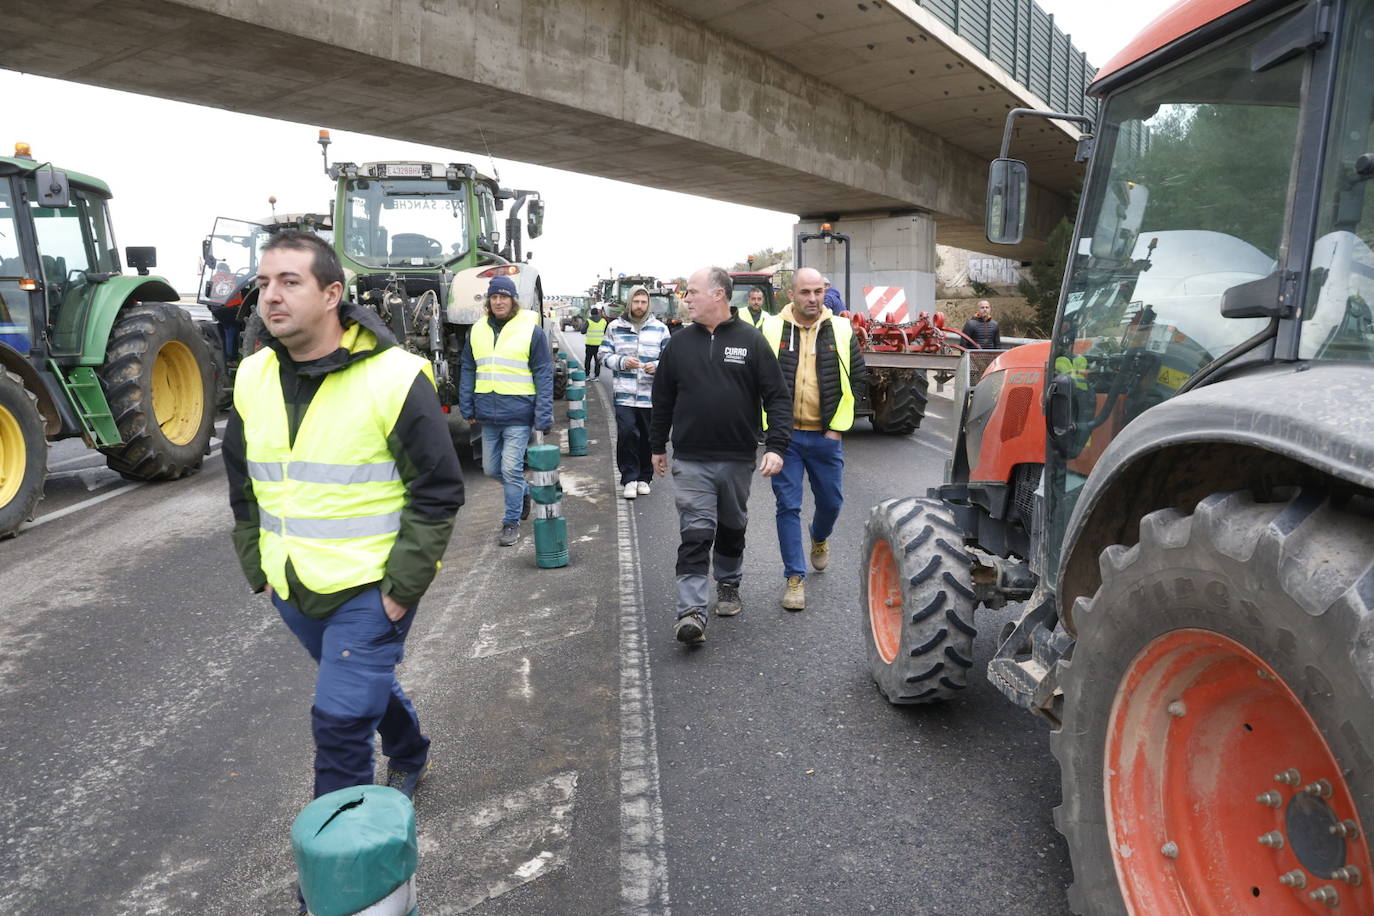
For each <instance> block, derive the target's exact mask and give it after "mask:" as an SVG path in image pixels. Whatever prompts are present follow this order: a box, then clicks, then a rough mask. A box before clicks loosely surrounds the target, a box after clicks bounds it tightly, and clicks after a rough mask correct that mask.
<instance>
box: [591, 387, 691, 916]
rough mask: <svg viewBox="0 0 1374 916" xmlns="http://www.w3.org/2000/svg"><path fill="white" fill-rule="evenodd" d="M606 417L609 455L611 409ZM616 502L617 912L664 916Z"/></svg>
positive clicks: (630, 579) (651, 746)
mask: <svg viewBox="0 0 1374 916" xmlns="http://www.w3.org/2000/svg"><path fill="white" fill-rule="evenodd" d="M592 387H593V386H590V385H589V386H588V388H589V389H590V388H592ZM596 391H597V398H598V399H599V400H600V401H601V402H602V405H601V406H602V407H603V409H604V408H605V406H606V404H605V401H606V393H605V391H604V390H602V389H601V388H600V387H599V386H596ZM604 413H605V416H606V426H607V429H608V434H609V436H610V440H611V453H612V454H614V453H615V422H614V421H613V419H612V417H613V416H614V412H613V411H611V410H604ZM610 470H611V474H612V477H611V479H612V481H613V482H614V481H618V480H619V479H620V478H619V476H618V472H617V471H616V467H615V462H611V468H610ZM615 503H616V540H617V546H618V548H619V557H620V583H619V585H620V912H621V913H622V914H626V916H629V914H636V916H637V914H645V913H655V914H663V916H667V914H668V913H670V912H671V908H670V906H669V899H668V854H667V848H666V846H665V841H664V832H663V798H662V795H661V793H660V789H659V770H658V731H657V728H656V727H655V724H654V697H653V682H652V680H651V678H650V674H649V654H648V651H647V648H646V637H645V626H644V598H643V593H642V592H643V589H642V584H641V583H642V582H643V579H642V578H641V576H640V573H639V565H640V564H639V546H638V545H639V539H638V536H637V532H636V525H635V517H634V513H633V512H632V510H631V508H630V507H631V506H633V505H634V503H633V502H631V501H630V500H628V499H617V500H616V501H615Z"/></svg>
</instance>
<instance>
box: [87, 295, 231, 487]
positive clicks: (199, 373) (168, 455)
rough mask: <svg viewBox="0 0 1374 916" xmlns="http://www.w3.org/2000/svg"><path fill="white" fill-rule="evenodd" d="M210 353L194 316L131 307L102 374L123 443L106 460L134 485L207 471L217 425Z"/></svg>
mask: <svg viewBox="0 0 1374 916" xmlns="http://www.w3.org/2000/svg"><path fill="white" fill-rule="evenodd" d="M212 371H213V369H212V366H211V360H210V354H209V352H208V348H207V347H206V345H205V340H204V339H203V338H202V337H201V336H200V332H198V331H197V330H196V327H195V325H194V324H193V323H192V322H191V319H190V317H189V316H188V315H187V314H186V313H185V312H183V311H182V310H181V309H179V308H177V307H176V306H175V305H170V304H168V303H165V302H144V303H140V304H137V305H132V306H126V307H125V308H124V309H122V310H121V311H120V313H119V317H118V318H117V319H116V320H115V324H114V327H113V328H111V329H110V343H109V347H108V348H107V349H106V351H105V363H104V365H102V366H101V367H100V368H99V370H98V372H99V375H100V382H101V385H102V387H103V388H104V389H105V397H106V399H107V400H108V401H109V403H110V413H111V414H113V415H114V420H115V424H116V425H117V426H118V427H119V433H120V435H121V436H122V437H123V439H124V442H123V444H122V445H115V446H109V447H107V448H102V449H101V451H102V452H104V453H105V463H106V464H107V465H109V466H110V468H111V469H112V470H115V471H118V472H119V473H120V474H122V475H124V476H125V477H127V478H129V479H130V480H174V479H176V478H178V477H184V476H185V475H187V474H190V473H192V472H194V471H195V470H197V469H198V468H199V467H200V463H201V460H202V459H203V457H204V456H205V453H206V452H208V451H209V450H210V449H209V446H210V434H211V432H212V431H213V426H214V413H215V412H214V403H215V393H214V388H213V386H212V379H211V373H212Z"/></svg>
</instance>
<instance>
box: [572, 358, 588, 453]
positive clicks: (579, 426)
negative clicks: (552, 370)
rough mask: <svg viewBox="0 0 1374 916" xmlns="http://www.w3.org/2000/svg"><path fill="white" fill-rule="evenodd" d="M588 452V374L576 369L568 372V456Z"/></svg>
mask: <svg viewBox="0 0 1374 916" xmlns="http://www.w3.org/2000/svg"><path fill="white" fill-rule="evenodd" d="M586 454H587V374H586V373H585V372H583V371H582V370H581V369H574V370H573V371H572V372H571V373H569V374H568V457H570V458H581V457H582V456H583V455H586Z"/></svg>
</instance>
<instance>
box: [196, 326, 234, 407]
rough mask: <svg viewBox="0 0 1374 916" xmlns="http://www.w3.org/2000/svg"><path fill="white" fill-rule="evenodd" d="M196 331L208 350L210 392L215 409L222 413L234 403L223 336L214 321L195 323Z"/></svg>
mask: <svg viewBox="0 0 1374 916" xmlns="http://www.w3.org/2000/svg"><path fill="white" fill-rule="evenodd" d="M196 330H198V331H200V336H201V337H203V338H204V339H205V346H206V347H208V348H209V350H210V366H211V369H212V372H211V390H212V391H214V392H215V409H216V411H224V410H228V409H229V405H230V404H232V403H233V402H234V382H233V377H232V376H230V374H229V361H228V359H226V358H225V355H224V334H223V333H222V332H221V331H220V328H219V323H218V322H215V321H197V322H196Z"/></svg>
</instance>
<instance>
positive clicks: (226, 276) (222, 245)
mask: <svg viewBox="0 0 1374 916" xmlns="http://www.w3.org/2000/svg"><path fill="white" fill-rule="evenodd" d="M269 235H270V233H269V232H268V230H267V227H266V226H262V225H260V224H258V223H248V222H244V221H243V220H237V219H226V218H224V217H220V218H219V219H217V220H215V231H214V233H212V234H211V236H210V239H209V241H210V246H209V249H208V252H206V253H207V254H208V257H206V258H205V260H204V264H203V269H202V271H201V288H200V293H201V294H200V297H199V298H200V301H201V302H202V303H204V304H206V305H223V304H224V303H225V302H227V301H228V300H229V297H230V296H232V295H233V294H234V293H235V291H237V290H238V289H239V287H241V286H243V284H245V283H247V282H248V281H249V280H252V279H253V278H254V277H256V276H257V272H258V260H259V259H260V258H261V257H262V249H263V246H264V245H266V244H267V239H268V237H269Z"/></svg>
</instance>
